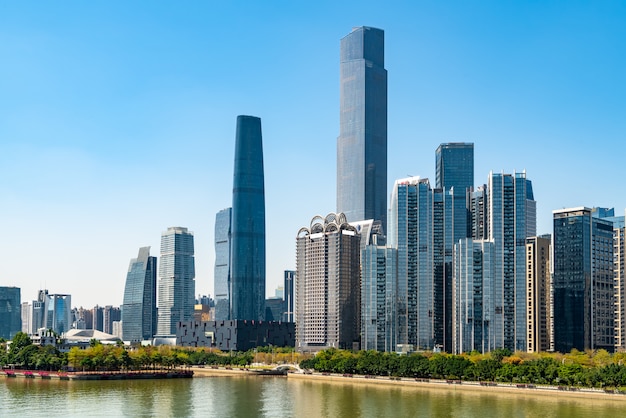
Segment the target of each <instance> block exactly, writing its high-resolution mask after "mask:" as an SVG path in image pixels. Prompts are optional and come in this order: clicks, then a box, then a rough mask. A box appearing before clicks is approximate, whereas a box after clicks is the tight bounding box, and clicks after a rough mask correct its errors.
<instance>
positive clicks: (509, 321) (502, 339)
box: [487, 172, 537, 351]
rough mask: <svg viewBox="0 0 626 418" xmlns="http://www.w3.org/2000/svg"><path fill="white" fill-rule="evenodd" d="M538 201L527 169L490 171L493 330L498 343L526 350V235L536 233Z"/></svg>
mask: <svg viewBox="0 0 626 418" xmlns="http://www.w3.org/2000/svg"><path fill="white" fill-rule="evenodd" d="M536 210H537V209H536V202H535V200H534V195H533V188H532V182H531V181H530V180H528V179H526V173H525V172H522V173H514V174H504V173H500V174H498V173H493V172H492V173H489V178H488V182H487V214H488V215H487V216H488V236H489V239H490V240H492V241H493V242H494V256H495V260H496V262H495V280H494V286H495V289H494V300H493V303H494V306H495V317H494V318H492V322H491V331H492V333H493V335H494V336H495V338H497V339H499V340H497V343H496V346H497V347H503V348H508V349H510V350H511V351H514V350H522V351H524V350H526V324H527V319H526V297H525V295H526V238H528V237H532V236H535V235H536V230H537V220H536Z"/></svg>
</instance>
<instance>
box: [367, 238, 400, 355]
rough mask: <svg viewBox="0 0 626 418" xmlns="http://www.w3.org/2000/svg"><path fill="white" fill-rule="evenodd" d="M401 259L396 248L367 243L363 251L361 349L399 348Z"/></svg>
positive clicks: (391, 349)
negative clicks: (398, 319) (399, 266)
mask: <svg viewBox="0 0 626 418" xmlns="http://www.w3.org/2000/svg"><path fill="white" fill-rule="evenodd" d="M397 260H398V254H397V251H396V250H395V249H394V248H390V247H386V246H378V245H367V246H366V247H365V249H363V250H362V252H361V349H363V350H377V351H395V350H396V345H397V344H398V342H397V333H398V321H397V279H398V272H397Z"/></svg>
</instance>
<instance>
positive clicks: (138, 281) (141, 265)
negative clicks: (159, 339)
mask: <svg viewBox="0 0 626 418" xmlns="http://www.w3.org/2000/svg"><path fill="white" fill-rule="evenodd" d="M156 262H157V260H156V257H151V256H150V247H142V248H140V249H139V255H138V256H137V258H133V259H131V260H130V265H129V266H128V274H127V275H126V288H125V289H124V304H123V305H122V323H123V324H124V327H123V328H122V339H123V340H125V341H142V340H149V339H151V338H152V337H153V336H154V333H155V331H156V324H157V309H156V275H157V264H156Z"/></svg>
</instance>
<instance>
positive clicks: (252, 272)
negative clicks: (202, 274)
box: [230, 116, 265, 321]
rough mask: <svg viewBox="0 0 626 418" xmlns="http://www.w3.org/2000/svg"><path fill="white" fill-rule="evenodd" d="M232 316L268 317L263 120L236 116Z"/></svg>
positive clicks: (243, 317)
mask: <svg viewBox="0 0 626 418" xmlns="http://www.w3.org/2000/svg"><path fill="white" fill-rule="evenodd" d="M231 240H232V241H231V242H232V247H231V248H232V252H231V266H230V284H231V285H230V289H231V293H230V298H231V300H230V307H231V310H230V319H233V320H236V319H242V320H257V321H260V320H263V319H264V318H265V186H264V174H263V143H262V136H261V119H260V118H257V117H254V116H238V117H237V134H236V145H235V173H234V176H233V206H232V233H231Z"/></svg>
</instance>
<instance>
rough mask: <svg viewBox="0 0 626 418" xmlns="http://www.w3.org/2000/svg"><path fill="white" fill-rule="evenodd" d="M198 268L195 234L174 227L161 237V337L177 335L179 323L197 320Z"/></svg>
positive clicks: (159, 314) (159, 334) (159, 319)
mask: <svg viewBox="0 0 626 418" xmlns="http://www.w3.org/2000/svg"><path fill="white" fill-rule="evenodd" d="M195 277H196V266H195V259H194V241H193V233H192V232H189V231H188V230H187V228H182V227H170V228H168V229H167V231H165V232H163V233H162V234H161V258H160V260H159V292H158V302H159V303H158V315H157V318H158V319H157V335H158V336H161V337H166V336H174V335H176V326H177V324H178V322H179V321H189V320H191V319H192V318H193V311H194V305H195V301H196V299H195V292H196V288H195V280H194V279H195Z"/></svg>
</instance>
